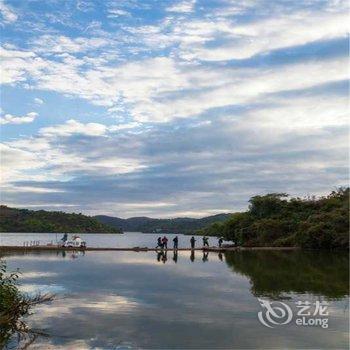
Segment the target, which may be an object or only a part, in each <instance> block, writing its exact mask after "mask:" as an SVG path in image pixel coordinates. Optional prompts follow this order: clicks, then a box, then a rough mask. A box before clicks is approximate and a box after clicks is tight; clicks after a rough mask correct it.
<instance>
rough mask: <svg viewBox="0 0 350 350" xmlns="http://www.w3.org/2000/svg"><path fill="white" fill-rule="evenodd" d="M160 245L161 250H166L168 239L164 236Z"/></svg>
mask: <svg viewBox="0 0 350 350" xmlns="http://www.w3.org/2000/svg"><path fill="white" fill-rule="evenodd" d="M162 243H163V248H165V249H168V238H166V236H164V237H163V239H162Z"/></svg>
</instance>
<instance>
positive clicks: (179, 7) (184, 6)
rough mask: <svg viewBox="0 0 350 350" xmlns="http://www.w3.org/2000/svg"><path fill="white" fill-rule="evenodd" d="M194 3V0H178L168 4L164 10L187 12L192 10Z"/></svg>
mask: <svg viewBox="0 0 350 350" xmlns="http://www.w3.org/2000/svg"><path fill="white" fill-rule="evenodd" d="M195 3H196V1H195V0H185V1H180V2H178V3H176V4H174V5H172V6H169V7H168V8H167V9H166V10H167V11H168V12H180V13H189V12H192V11H193V10H194V6H195Z"/></svg>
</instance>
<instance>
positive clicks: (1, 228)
mask: <svg viewBox="0 0 350 350" xmlns="http://www.w3.org/2000/svg"><path fill="white" fill-rule="evenodd" d="M0 232H71V233H84V232H97V233H120V232H121V231H120V230H118V229H116V228H114V227H111V226H108V225H105V224H102V223H101V222H99V221H98V220H96V219H95V218H92V217H90V216H86V215H82V214H67V213H63V212H59V211H45V210H38V211H34V210H27V209H15V208H9V207H7V206H4V205H2V206H0Z"/></svg>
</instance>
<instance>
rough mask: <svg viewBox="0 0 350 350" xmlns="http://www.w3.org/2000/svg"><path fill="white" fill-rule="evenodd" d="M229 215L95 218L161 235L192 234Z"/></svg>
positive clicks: (129, 229) (126, 229) (108, 223)
mask: <svg viewBox="0 0 350 350" xmlns="http://www.w3.org/2000/svg"><path fill="white" fill-rule="evenodd" d="M229 216H230V214H218V215H213V216H207V217H204V218H201V219H193V218H175V219H152V218H148V217H134V218H129V219H120V218H117V217H112V216H105V215H98V216H95V218H96V219H97V220H99V221H100V222H102V223H104V224H107V225H110V226H113V227H116V228H119V229H122V230H123V231H124V232H125V231H133V232H147V233H150V232H162V233H172V232H175V233H185V234H186V233H192V232H194V231H196V230H198V229H200V228H203V227H205V226H206V225H209V224H211V223H213V222H220V221H224V220H227V219H228V218H229Z"/></svg>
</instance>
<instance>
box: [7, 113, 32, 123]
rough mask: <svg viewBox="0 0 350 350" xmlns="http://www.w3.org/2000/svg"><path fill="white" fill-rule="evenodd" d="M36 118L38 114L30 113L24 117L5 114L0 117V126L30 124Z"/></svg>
mask: <svg viewBox="0 0 350 350" xmlns="http://www.w3.org/2000/svg"><path fill="white" fill-rule="evenodd" d="M37 116H38V113H35V112H30V113H27V114H26V115H25V116H22V117H16V116H13V115H11V114H5V115H4V116H3V117H0V124H3V125H4V124H26V123H32V122H33V121H34V119H35V118H36V117H37Z"/></svg>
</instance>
